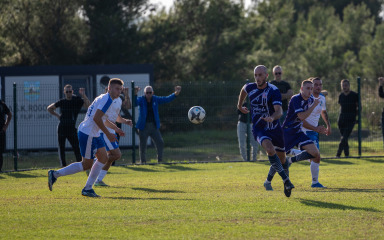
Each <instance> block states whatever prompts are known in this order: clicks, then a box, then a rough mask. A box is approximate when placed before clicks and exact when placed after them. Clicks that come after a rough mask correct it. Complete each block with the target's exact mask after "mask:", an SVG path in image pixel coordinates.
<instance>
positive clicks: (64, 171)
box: [53, 162, 84, 178]
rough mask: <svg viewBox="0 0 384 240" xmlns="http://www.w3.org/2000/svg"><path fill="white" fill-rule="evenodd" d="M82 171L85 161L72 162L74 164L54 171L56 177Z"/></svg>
mask: <svg viewBox="0 0 384 240" xmlns="http://www.w3.org/2000/svg"><path fill="white" fill-rule="evenodd" d="M82 171H84V168H83V163H82V162H75V163H72V164H70V165H68V166H66V167H64V168H62V169H59V170H57V171H55V172H54V173H53V176H54V177H55V178H58V177H62V176H67V175H71V174H75V173H78V172H82Z"/></svg>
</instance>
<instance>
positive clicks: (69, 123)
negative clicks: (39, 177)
mask: <svg viewBox="0 0 384 240" xmlns="http://www.w3.org/2000/svg"><path fill="white" fill-rule="evenodd" d="M79 94H80V96H81V97H79V96H76V95H74V94H73V89H72V86H71V85H69V84H67V85H65V86H64V96H65V97H64V98H63V99H60V100H59V101H57V102H55V103H52V104H51V105H49V106H48V107H47V110H48V112H49V113H50V114H52V115H53V116H55V117H57V118H58V119H59V125H58V127H57V137H58V142H59V158H60V163H61V166H62V167H65V166H67V162H66V160H65V140H66V139H68V141H69V143H70V144H71V146H72V149H73V152H74V153H75V157H76V161H77V162H81V154H80V148H79V139H78V138H77V129H76V126H75V125H76V120H77V116H78V115H79V112H80V110H81V108H82V107H85V108H87V107H89V105H90V104H91V103H90V101H89V99H88V98H87V96H86V95H85V89H84V88H80V89H79ZM56 108H60V110H61V114H58V113H57V112H56V111H55V110H56Z"/></svg>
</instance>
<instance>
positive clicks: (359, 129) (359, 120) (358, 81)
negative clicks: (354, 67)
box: [357, 77, 361, 157]
mask: <svg viewBox="0 0 384 240" xmlns="http://www.w3.org/2000/svg"><path fill="white" fill-rule="evenodd" d="M357 95H358V105H359V106H358V122H357V124H358V130H357V138H358V142H359V157H361V85H360V77H357Z"/></svg>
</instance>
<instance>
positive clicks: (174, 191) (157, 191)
mask: <svg viewBox="0 0 384 240" xmlns="http://www.w3.org/2000/svg"><path fill="white" fill-rule="evenodd" d="M132 189H133V190H137V191H144V192H151V193H185V192H183V191H178V190H157V189H153V188H132Z"/></svg>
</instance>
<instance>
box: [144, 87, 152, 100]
mask: <svg viewBox="0 0 384 240" xmlns="http://www.w3.org/2000/svg"><path fill="white" fill-rule="evenodd" d="M153 93H154V91H153V88H152V87H151V86H146V87H145V88H144V94H145V98H146V99H148V100H151V98H152V96H153Z"/></svg>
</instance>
